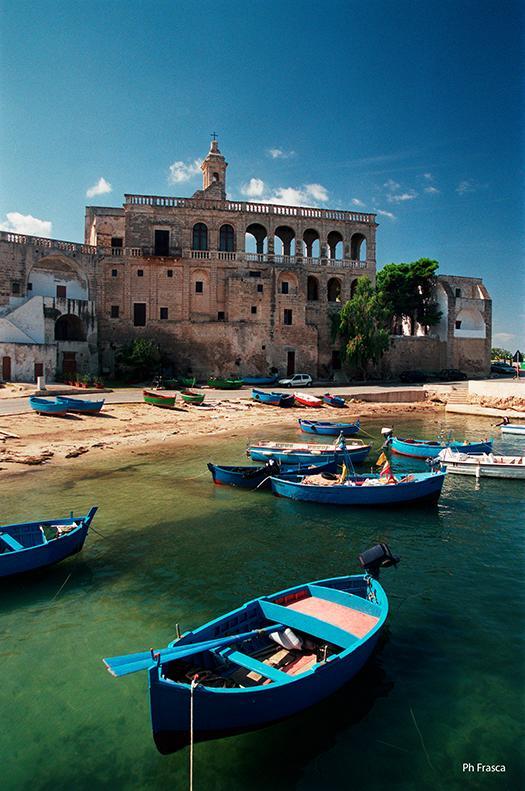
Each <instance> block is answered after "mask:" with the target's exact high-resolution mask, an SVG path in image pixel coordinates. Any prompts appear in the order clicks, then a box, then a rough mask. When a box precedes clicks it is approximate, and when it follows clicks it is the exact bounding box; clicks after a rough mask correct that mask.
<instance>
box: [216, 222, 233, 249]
mask: <svg viewBox="0 0 525 791" xmlns="http://www.w3.org/2000/svg"><path fill="white" fill-rule="evenodd" d="M233 242H234V232H233V228H232V226H231V225H223V226H222V227H221V230H220V231H219V250H223V251H224V252H227V253H232V252H233V249H234V243H233Z"/></svg>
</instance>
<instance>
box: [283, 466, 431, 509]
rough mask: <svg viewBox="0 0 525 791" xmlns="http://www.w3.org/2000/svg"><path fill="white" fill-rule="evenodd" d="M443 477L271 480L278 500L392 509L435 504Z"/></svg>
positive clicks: (423, 474)
mask: <svg viewBox="0 0 525 791" xmlns="http://www.w3.org/2000/svg"><path fill="white" fill-rule="evenodd" d="M445 475H446V473H443V472H418V473H411V474H409V475H398V476H394V475H392V476H390V477H389V478H388V479H386V478H384V479H381V478H382V476H381V474H380V473H370V474H368V475H348V476H347V477H346V479H345V480H344V482H343V483H339V480H340V476H337V475H332V476H330V477H328V478H323V475H321V476H318V475H310V476H304V475H294V476H287V477H286V478H283V477H282V476H278V477H272V491H273V493H274V494H276V495H277V496H278V497H288V498H289V499H291V500H301V501H302V502H308V503H323V504H325V505H347V506H348V505H366V506H369V505H370V506H373V505H375V506H386V505H388V506H393V505H402V504H406V503H415V502H418V501H419V502H421V501H423V500H425V501H434V502H437V500H438V499H439V495H440V494H441V489H442V488H443V482H444V480H445Z"/></svg>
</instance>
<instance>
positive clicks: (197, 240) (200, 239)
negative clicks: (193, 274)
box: [192, 222, 208, 250]
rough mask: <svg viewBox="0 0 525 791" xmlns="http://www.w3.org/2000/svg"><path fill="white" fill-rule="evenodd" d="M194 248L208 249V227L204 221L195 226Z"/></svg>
mask: <svg viewBox="0 0 525 791" xmlns="http://www.w3.org/2000/svg"><path fill="white" fill-rule="evenodd" d="M192 249H193V250H207V249H208V228H207V226H206V225H204V223H203V222H198V223H196V224H195V225H194V226H193V247H192Z"/></svg>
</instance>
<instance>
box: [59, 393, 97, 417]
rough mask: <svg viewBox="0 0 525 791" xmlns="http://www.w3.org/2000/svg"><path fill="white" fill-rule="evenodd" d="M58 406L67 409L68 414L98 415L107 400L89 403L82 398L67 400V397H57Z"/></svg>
mask: <svg viewBox="0 0 525 791" xmlns="http://www.w3.org/2000/svg"><path fill="white" fill-rule="evenodd" d="M56 402H57V404H61V405H63V406H65V407H66V409H67V411H68V412H76V413H78V414H81V415H96V414H98V413H99V412H100V410H101V409H102V407H103V406H104V402H105V399H104V398H102V399H100V400H99V401H89V400H87V399H86V400H84V399H82V398H67V397H66V396H57V397H56Z"/></svg>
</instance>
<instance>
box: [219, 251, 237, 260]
mask: <svg viewBox="0 0 525 791" xmlns="http://www.w3.org/2000/svg"><path fill="white" fill-rule="evenodd" d="M217 258H218V259H219V261H236V260H237V253H227V252H225V251H224V250H218V251H217Z"/></svg>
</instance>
